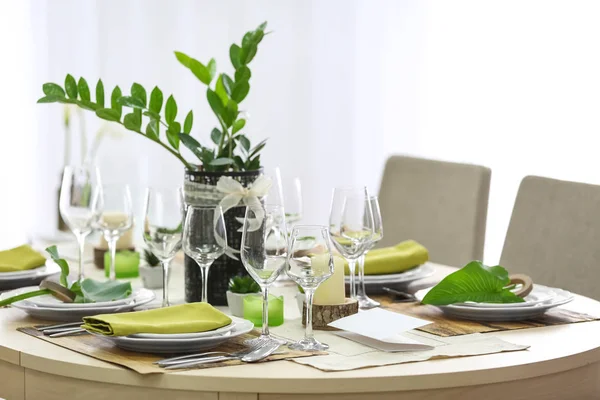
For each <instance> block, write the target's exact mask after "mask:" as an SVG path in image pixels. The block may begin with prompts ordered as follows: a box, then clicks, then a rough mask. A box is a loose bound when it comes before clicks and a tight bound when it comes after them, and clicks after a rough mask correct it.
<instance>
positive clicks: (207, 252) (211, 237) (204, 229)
mask: <svg viewBox="0 0 600 400" xmlns="http://www.w3.org/2000/svg"><path fill="white" fill-rule="evenodd" d="M182 245H183V251H184V252H185V254H187V255H188V256H189V257H190V258H192V259H194V261H196V263H197V264H198V267H200V273H201V274H202V299H201V301H202V302H203V303H208V272H209V269H210V266H211V265H212V264H213V262H215V260H216V259H217V258H219V257H220V256H222V255H223V254H224V253H225V249H226V248H227V230H226V228H225V218H224V217H223V210H222V209H221V207H220V206H216V207H197V206H191V205H188V206H187V210H186V215H185V221H184V223H183V240H182Z"/></svg>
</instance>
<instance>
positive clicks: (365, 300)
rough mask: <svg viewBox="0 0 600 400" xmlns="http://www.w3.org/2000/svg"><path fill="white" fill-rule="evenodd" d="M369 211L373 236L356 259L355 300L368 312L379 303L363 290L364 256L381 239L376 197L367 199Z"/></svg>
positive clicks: (381, 223)
mask: <svg viewBox="0 0 600 400" xmlns="http://www.w3.org/2000/svg"><path fill="white" fill-rule="evenodd" d="M369 202H370V204H371V211H372V212H373V236H372V237H371V240H370V241H369V243H368V244H367V246H366V249H365V252H364V253H363V254H362V255H361V256H360V257H359V259H358V288H357V293H356V299H357V300H358V306H359V307H360V309H361V310H369V309H371V308H375V307H379V305H380V304H379V302H377V301H375V300H373V299H372V298H370V297H369V296H367V292H366V290H365V256H366V255H367V252H368V251H369V250H370V249H372V248H373V246H375V244H376V243H377V242H378V241H380V240H381V239H382V238H383V222H382V220H381V211H380V209H379V199H378V198H377V196H371V197H369Z"/></svg>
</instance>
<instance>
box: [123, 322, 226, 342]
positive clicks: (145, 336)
mask: <svg viewBox="0 0 600 400" xmlns="http://www.w3.org/2000/svg"><path fill="white" fill-rule="evenodd" d="M236 324H237V323H236V322H235V321H232V322H231V323H230V324H229V325H226V326H223V327H221V328H219V329H213V330H212V331H207V332H195V333H171V334H168V333H136V334H134V335H128V336H127V337H129V338H141V339H161V340H163V339H194V338H201V337H214V336H223V335H224V334H226V333H227V332H230V331H232V330H234V329H235V325H236Z"/></svg>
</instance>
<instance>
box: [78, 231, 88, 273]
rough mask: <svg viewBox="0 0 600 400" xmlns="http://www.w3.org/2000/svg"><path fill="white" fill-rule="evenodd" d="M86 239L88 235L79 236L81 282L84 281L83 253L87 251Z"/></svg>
mask: <svg viewBox="0 0 600 400" xmlns="http://www.w3.org/2000/svg"><path fill="white" fill-rule="evenodd" d="M85 237H86V235H82V234H78V235H77V244H78V245H79V271H78V273H77V280H78V281H79V282H81V281H82V280H83V251H84V249H85Z"/></svg>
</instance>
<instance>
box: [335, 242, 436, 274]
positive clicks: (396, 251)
mask: <svg viewBox="0 0 600 400" xmlns="http://www.w3.org/2000/svg"><path fill="white" fill-rule="evenodd" d="M428 260H429V253H428V252H427V249H426V248H425V247H423V245H421V244H420V243H417V242H415V241H414V240H407V241H405V242H402V243H400V244H397V245H396V246H392V247H384V248H381V249H374V250H371V251H369V252H368V253H367V256H366V257H365V275H385V274H397V273H400V272H404V271H407V270H409V269H412V268H414V267H416V266H417V265H421V264H423V263H425V262H426V261H428ZM345 269H346V275H349V274H350V272H349V270H348V263H346V267H345Z"/></svg>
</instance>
